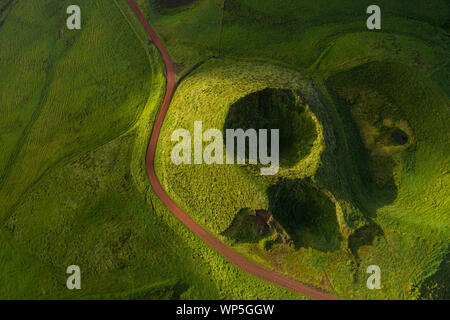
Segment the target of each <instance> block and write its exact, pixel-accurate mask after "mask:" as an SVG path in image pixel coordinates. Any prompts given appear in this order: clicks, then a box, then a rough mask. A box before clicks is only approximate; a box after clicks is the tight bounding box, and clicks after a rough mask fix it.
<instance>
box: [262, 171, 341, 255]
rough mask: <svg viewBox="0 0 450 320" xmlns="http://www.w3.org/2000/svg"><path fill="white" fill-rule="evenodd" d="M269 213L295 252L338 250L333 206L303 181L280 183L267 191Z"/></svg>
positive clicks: (337, 232)
mask: <svg viewBox="0 0 450 320" xmlns="http://www.w3.org/2000/svg"><path fill="white" fill-rule="evenodd" d="M267 192H268V197H269V210H270V212H271V213H272V215H273V217H274V218H275V219H276V220H277V221H278V223H279V224H280V225H281V226H282V227H283V228H284V229H285V230H286V232H287V234H288V235H289V237H290V238H291V239H292V240H293V242H294V245H295V247H296V248H299V247H311V248H313V249H317V250H320V251H336V250H339V249H340V248H341V241H342V237H341V233H340V230H339V224H338V222H337V218H336V207H335V205H334V203H333V202H332V201H331V200H330V199H329V198H328V197H327V196H326V195H325V194H324V193H323V192H321V191H320V190H317V189H316V188H315V187H313V186H312V185H311V184H310V182H309V181H307V180H303V179H282V180H280V181H279V182H278V183H277V184H275V185H273V186H271V187H269V189H268V191H267Z"/></svg>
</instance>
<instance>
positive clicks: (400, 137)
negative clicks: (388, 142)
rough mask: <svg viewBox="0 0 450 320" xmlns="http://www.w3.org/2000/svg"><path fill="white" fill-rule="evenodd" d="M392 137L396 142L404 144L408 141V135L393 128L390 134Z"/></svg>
mask: <svg viewBox="0 0 450 320" xmlns="http://www.w3.org/2000/svg"><path fill="white" fill-rule="evenodd" d="M391 137H392V139H394V141H395V142H397V143H398V144H401V145H404V144H406V143H407V142H408V135H407V134H406V133H405V132H404V131H402V130H395V131H394V132H392V134H391Z"/></svg>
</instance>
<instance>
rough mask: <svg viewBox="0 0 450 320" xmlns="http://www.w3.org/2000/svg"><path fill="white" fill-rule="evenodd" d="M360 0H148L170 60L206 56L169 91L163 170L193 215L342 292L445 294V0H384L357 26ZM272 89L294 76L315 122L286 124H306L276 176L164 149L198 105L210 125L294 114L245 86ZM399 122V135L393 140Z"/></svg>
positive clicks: (279, 264)
mask: <svg viewBox="0 0 450 320" xmlns="http://www.w3.org/2000/svg"><path fill="white" fill-rule="evenodd" d="M143 2H144V1H143ZM144 5H145V4H144ZM368 5H369V3H368V2H367V3H364V1H363V2H358V3H348V2H347V1H333V2H331V3H330V2H329V1H327V2H326V3H320V2H314V3H312V2H310V1H291V2H288V3H283V4H282V5H280V3H279V2H276V1H270V0H268V1H251V0H242V1H237V0H227V1H225V3H224V5H223V2H215V1H207V0H205V1H200V2H199V3H197V4H196V5H195V6H194V7H193V8H192V7H189V8H184V10H181V9H180V10H179V11H177V12H161V11H158V10H157V9H156V7H152V6H150V5H149V6H148V7H146V8H147V10H148V11H147V12H148V15H149V16H150V17H151V18H152V19H153V20H154V21H156V22H157V26H158V30H159V32H160V33H161V34H162V36H163V38H164V39H165V41H166V42H167V43H168V45H169V52H171V53H172V52H173V55H174V57H175V60H176V61H177V62H179V63H185V65H186V66H187V65H194V64H195V63H194V62H195V61H205V59H207V58H208V57H212V59H210V60H209V61H207V62H206V63H205V64H204V65H202V66H201V67H199V68H198V69H197V70H195V71H194V72H193V74H192V75H190V76H189V77H188V78H187V79H185V80H183V83H182V84H181V86H180V87H179V89H178V91H177V94H176V96H175V99H174V103H173V105H172V106H171V109H170V111H169V115H168V118H167V120H166V123H165V125H164V128H163V133H162V137H161V140H160V145H159V148H158V155H157V165H158V173H159V176H160V178H161V179H162V181H163V184H164V186H165V188H166V189H167V190H168V191H169V193H170V194H171V196H172V197H173V198H174V199H175V200H176V201H177V203H179V204H180V205H181V206H182V207H183V208H184V209H185V210H186V211H187V212H188V213H189V214H191V215H192V216H193V217H194V218H195V219H196V220H197V221H198V222H200V223H201V224H202V225H204V226H205V227H206V228H207V229H209V230H210V231H211V232H213V233H215V234H216V235H217V236H219V237H222V239H223V240H224V241H226V242H228V243H230V244H231V245H234V247H235V249H236V250H238V251H240V252H242V253H243V254H245V255H247V256H248V257H250V258H252V259H254V260H255V261H257V262H259V263H261V264H264V265H266V266H268V267H270V268H273V269H276V270H279V271H280V272H284V273H286V274H289V275H290V276H293V277H295V278H298V279H300V280H303V281H306V282H309V283H312V284H314V285H316V286H320V287H322V288H324V289H326V290H328V291H330V292H333V293H335V294H337V295H339V296H341V297H344V298H382V299H385V298H400V299H415V298H430V299H435V298H444V297H448V276H449V274H448V250H449V243H450V230H449V227H450V224H449V222H450V221H449V216H448V212H449V209H450V204H449V199H450V195H449V191H448V190H449V177H448V169H449V166H450V165H449V163H448V159H449V154H448V150H449V148H448V133H449V131H448V128H447V127H448V125H447V124H448V122H449V100H448V94H449V93H448V77H446V74H447V73H448V72H447V69H448V63H447V62H448V59H449V53H448V52H449V50H448V49H449V42H448V33H447V32H448V30H447V28H446V25H447V24H448V19H449V7H448V5H447V4H446V3H445V2H444V1H432V2H430V3H427V4H426V5H425V4H423V3H422V2H420V1H413V2H411V1H409V2H408V3H407V4H406V2H403V1H395V2H392V1H385V2H382V3H379V4H378V5H380V7H381V8H382V16H383V18H382V19H383V20H382V26H383V27H382V31H381V32H380V31H367V30H366V28H365V21H366V18H367V15H366V14H365V9H366V8H367V6H368ZM221 8H224V10H223V11H222V13H223V19H222V18H221V17H219V20H218V21H219V22H218V25H219V31H218V33H216V34H215V38H210V37H212V36H213V34H212V32H213V31H212V27H211V28H206V27H205V28H201V29H200V28H199V29H198V30H196V31H195V32H194V31H193V30H191V29H189V28H187V27H186V25H188V24H189V25H192V22H191V19H194V20H195V21H198V24H199V25H202V23H205V21H206V20H207V19H210V20H208V21H211V20H212V17H215V16H216V10H219V11H221ZM194 25H195V23H194ZM203 26H206V24H204V25H203ZM197 42H201V43H202V44H201V45H200V46H199V45H198V44H197ZM217 44H218V45H217ZM205 45H208V50H210V51H211V52H210V53H209V56H206V55H205V57H203V56H198V57H197V58H196V60H193V59H192V55H191V50H197V49H198V48H199V47H201V46H205ZM203 52H205V54H206V53H207V51H205V50H203ZM188 69H189V68H188V67H185V69H184V70H183V71H182V72H181V73H183V72H187V70H188ZM299 72H300V73H299ZM273 89H276V90H280V89H282V90H293V91H294V95H298V97H299V98H300V100H301V103H300V106H295V105H296V104H295V103H291V105H292V110H295V109H296V108H297V109H298V110H299V111H298V112H299V113H300V112H302V111H301V110H302V108H303V107H301V106H306V114H309V115H308V116H307V117H306V119H311V121H312V122H311V123H314V126H313V127H314V129H313V130H312V131H311V128H312V127H311V126H310V127H308V126H306V127H305V126H304V125H299V124H297V125H296V126H295V127H296V128H301V130H299V133H295V131H293V130H292V129H289V130H288V132H289V133H291V134H293V135H295V136H298V135H300V136H301V135H303V136H305V137H311V139H310V140H308V139H304V140H303V141H302V140H298V143H297V144H292V143H290V144H289V147H288V148H287V149H288V150H289V152H287V153H286V152H283V150H282V157H283V153H284V157H285V159H284V165H283V164H282V168H281V170H280V173H279V174H278V175H277V176H276V177H272V178H262V177H260V176H259V169H258V167H255V166H250V165H248V166H220V165H211V166H210V165H184V166H175V165H174V164H173V163H172V162H171V160H170V152H171V150H172V148H173V146H174V145H175V142H172V141H171V140H170V135H171V133H172V132H173V130H175V129H178V128H186V129H188V130H190V131H191V132H192V131H193V122H194V121H200V120H201V121H203V127H204V130H206V129H209V128H212V127H213V128H219V129H222V128H224V129H225V128H230V127H238V126H241V127H252V126H255V125H256V126H258V125H264V126H268V127H271V125H274V124H276V125H278V126H279V127H280V128H281V135H282V136H283V128H284V130H286V128H289V125H292V124H293V123H295V122H294V121H296V120H295V119H296V118H295V116H293V115H292V114H289V118H288V119H290V121H287V122H285V123H283V122H275V123H273V118H274V116H276V117H278V115H280V113H282V112H283V110H285V109H283V108H284V107H283V106H282V105H281V104H279V105H278V107H279V109H278V110H279V111H270V112H275V113H272V116H268V117H267V118H264V117H263V118H262V119H261V113H260V111H259V110H258V108H259V107H258V103H257V102H256V100H255V99H253V98H252V97H253V96H256V95H260V96H261V95H263V93H264V90H273ZM273 107H275V108H276V107H277V106H276V105H273ZM252 110H253V111H252ZM263 114H264V112H263ZM269 114H270V113H269ZM280 117H281V119H283V116H282V115H281V116H280ZM257 119H258V120H257ZM277 119H278V118H277ZM277 121H278V120H277ZM308 128H310V129H308ZM285 132H286V131H285ZM395 132H397V133H398V132H401V134H404V135H405V136H406V137H407V142H406V143H404V144H399V143H398V142H397V141H396V140H395V139H394V138H393V134H394V133H395ZM311 133H312V134H311ZM285 137H286V135H285ZM287 137H288V138H287V140H289V139H291V138H289V135H288V136H287ZM292 139H294V140H295V138H292ZM285 140H286V139H285ZM282 149H283V146H282ZM285 149H286V148H285ZM285 151H286V150H285ZM305 153H306V154H305ZM298 154H303V156H300V157H298ZM224 177H226V178H225V179H224ZM186 186H189V187H186ZM256 209H268V210H269V211H270V212H271V213H272V214H273V217H274V219H275V220H276V221H277V223H278V226H279V227H271V231H270V232H269V234H266V235H265V236H256V238H255V235H254V234H253V233H252V229H251V225H250V224H251V218H246V217H251V215H250V216H248V213H245V212H251V210H256ZM249 210H250V211H249ZM249 223H250V224H249ZM280 228H281V229H280ZM238 229H239V230H238ZM243 230H247V231H243ZM230 234H232V235H238V236H232V237H230V236H229V235H230ZM286 235H287V237H288V238H287V239H286ZM236 237H237V238H236ZM372 264H376V265H379V266H380V268H381V270H382V273H383V280H382V290H379V291H370V290H368V289H367V288H366V279H367V277H368V275H367V274H366V268H367V266H369V265H372Z"/></svg>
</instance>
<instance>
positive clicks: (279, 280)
mask: <svg viewBox="0 0 450 320" xmlns="http://www.w3.org/2000/svg"><path fill="white" fill-rule="evenodd" d="M127 1H128V4H129V5H130V7H131V8H132V9H133V11H134V12H135V14H136V16H137V17H138V19H139V20H140V21H141V23H142V25H143V26H144V28H145V30H146V31H147V33H148V35H149V36H150V37H151V39H152V40H153V43H154V44H155V46H156V47H157V48H158V50H159V52H160V54H161V56H162V59H163V61H164V64H165V66H166V75H167V86H166V94H165V97H164V101H163V103H162V105H161V108H160V110H159V113H158V116H157V118H156V122H155V124H154V126H153V131H152V135H151V138H150V142H149V145H148V149H147V157H146V160H145V163H146V170H147V176H148V179H149V181H150V184H151V185H152V187H153V190H154V191H155V193H156V194H157V196H158V197H159V198H160V199H161V201H162V202H163V203H164V205H165V206H166V207H167V208H168V209H169V210H170V211H171V212H172V213H173V214H174V215H175V216H176V217H177V218H178V219H179V220H180V221H181V222H182V223H183V224H184V225H185V226H186V227H188V228H189V229H190V230H191V231H192V232H193V233H195V234H196V235H197V236H198V237H200V239H202V240H203V241H204V242H205V243H207V244H208V245H209V246H210V247H211V248H213V249H214V250H216V251H217V252H218V253H220V254H221V255H222V256H224V257H225V258H226V259H227V260H229V261H230V262H231V263H233V264H234V265H235V266H237V267H238V268H240V269H242V270H244V271H246V272H248V273H250V274H252V275H254V276H257V277H259V278H261V279H264V280H267V281H270V282H272V283H275V284H277V285H279V286H282V287H284V288H287V289H290V290H293V291H295V292H298V293H301V294H303V295H306V296H309V297H311V298H314V299H320V300H335V299H338V298H337V297H335V296H332V295H330V294H328V293H326V292H324V291H322V290H320V289H317V288H314V287H311V286H308V285H306V284H303V283H301V282H298V281H296V280H293V279H290V278H288V277H285V276H283V275H281V274H279V273H277V272H274V271H271V270H269V269H266V268H264V267H261V266H260V265H258V264H256V263H254V262H252V261H250V260H248V259H247V258H245V257H243V256H241V255H240V254H238V253H237V252H235V251H234V250H232V249H231V248H229V247H228V246H226V245H225V244H224V243H222V242H221V241H220V240H218V239H217V238H215V237H214V236H213V235H212V234H210V233H209V232H207V231H206V230H205V229H204V228H203V227H202V226H200V225H199V224H198V223H197V222H195V221H194V220H193V219H192V218H191V217H190V216H189V215H188V214H187V213H186V212H184V211H183V209H181V208H180V207H179V206H178V205H177V204H176V203H175V201H173V200H172V199H171V198H170V196H169V195H168V194H167V192H166V191H165V190H164V189H163V187H162V186H161V183H160V182H159V179H158V177H157V175H156V171H155V153H156V146H157V144H158V138H159V134H160V132H161V127H162V125H163V122H164V119H165V117H166V114H167V111H168V109H169V106H170V103H171V101H172V98H173V95H174V93H175V90H176V88H177V84H176V81H175V72H174V67H173V63H172V60H171V59H170V56H169V54H168V52H167V50H166V49H165V47H164V45H163V43H162V42H161V40H160V39H159V37H158V35H157V34H156V32H155V31H154V30H153V29H152V27H151V26H150V24H149V23H148V21H147V19H146V18H145V16H144V15H143V14H142V12H141V11H140V9H139V7H138V5H137V4H136V2H135V1H134V0H127Z"/></svg>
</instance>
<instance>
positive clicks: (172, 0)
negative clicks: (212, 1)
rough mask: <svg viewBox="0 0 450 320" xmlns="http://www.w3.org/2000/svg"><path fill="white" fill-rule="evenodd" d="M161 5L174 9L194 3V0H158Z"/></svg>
mask: <svg viewBox="0 0 450 320" xmlns="http://www.w3.org/2000/svg"><path fill="white" fill-rule="evenodd" d="M160 1H161V7H162V8H164V9H175V8H178V7H183V6H187V5H188V4H191V3H194V2H195V1H196V0H160Z"/></svg>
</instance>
